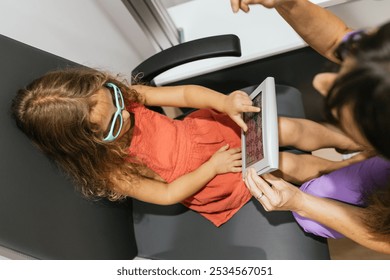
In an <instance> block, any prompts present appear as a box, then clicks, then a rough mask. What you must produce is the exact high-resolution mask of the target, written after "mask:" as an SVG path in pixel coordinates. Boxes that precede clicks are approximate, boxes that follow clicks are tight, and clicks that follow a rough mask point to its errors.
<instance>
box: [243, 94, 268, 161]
mask: <svg viewBox="0 0 390 280" xmlns="http://www.w3.org/2000/svg"><path fill="white" fill-rule="evenodd" d="M261 98H262V92H260V93H259V94H258V95H257V96H256V97H255V98H254V99H253V100H252V101H253V106H256V107H259V108H262V107H261V105H262V103H261ZM244 121H245V123H246V124H247V126H248V130H247V132H246V133H245V138H246V147H245V148H246V159H245V165H246V166H250V165H252V164H254V163H255V162H257V161H259V160H262V159H263V158H264V152H263V132H262V125H263V124H262V123H263V118H262V111H260V112H259V113H245V114H244Z"/></svg>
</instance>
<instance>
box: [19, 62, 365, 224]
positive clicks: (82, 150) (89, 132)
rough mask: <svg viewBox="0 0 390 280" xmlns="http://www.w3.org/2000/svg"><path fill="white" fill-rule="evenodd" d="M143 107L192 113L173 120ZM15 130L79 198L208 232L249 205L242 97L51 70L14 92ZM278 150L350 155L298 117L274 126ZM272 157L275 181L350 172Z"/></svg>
mask: <svg viewBox="0 0 390 280" xmlns="http://www.w3.org/2000/svg"><path fill="white" fill-rule="evenodd" d="M145 105H150V106H176V107H192V108H200V110H198V111H195V112H194V113H191V114H190V115H188V116H187V117H186V118H185V119H184V120H182V121H180V120H172V119H170V118H168V117H166V116H164V115H162V114H159V113H156V112H154V111H151V110H148V109H147V108H146V107H145ZM12 110H13V115H14V117H15V119H16V122H17V125H18V127H19V128H20V129H21V130H22V131H23V132H24V133H25V134H26V135H27V136H28V137H29V138H30V139H31V140H32V141H33V142H34V143H35V144H36V145H37V146H38V147H39V149H40V150H42V151H43V152H44V153H45V154H46V155H47V156H49V157H50V158H51V159H53V160H54V161H55V162H56V163H57V164H58V165H59V166H60V167H62V169H63V170H64V171H65V172H66V173H67V174H69V175H70V176H71V177H72V178H73V179H74V180H75V181H76V183H77V185H78V186H79V187H80V191H81V192H82V193H83V194H84V195H86V196H87V197H107V198H109V199H111V200H118V199H121V198H125V197H133V198H135V199H139V200H142V201H145V202H149V203H155V204H161V205H169V204H174V203H178V202H181V203H183V204H184V205H186V206H187V207H189V208H190V209H193V210H195V211H197V212H199V213H200V214H201V215H203V216H204V217H205V218H207V219H209V220H210V221H211V222H212V223H214V224H215V225H216V226H220V225H221V224H223V223H225V222H226V221H228V220H229V218H230V217H232V215H234V213H236V212H237V211H238V210H239V209H240V208H241V207H242V206H243V205H244V204H245V203H246V202H247V201H248V200H249V199H250V198H251V194H250V193H249V191H248V189H247V188H246V187H245V185H244V182H243V179H242V175H241V150H240V148H239V147H240V145H241V144H240V143H241V142H240V130H241V128H242V129H244V130H246V129H247V127H246V125H245V123H244V122H243V120H242V119H241V113H242V112H258V111H259V110H260V109H259V108H257V107H254V106H252V101H251V100H250V99H249V97H248V95H247V94H246V93H244V92H242V91H235V92H233V93H231V94H230V95H224V94H221V93H218V92H215V91H213V90H210V89H207V88H204V87H201V86H194V85H190V86H175V87H148V86H142V85H136V86H130V87H129V86H127V85H125V83H124V82H121V81H120V80H118V78H115V77H113V76H111V75H109V74H107V73H103V72H100V71H97V70H93V69H87V68H73V69H68V70H63V71H56V72H51V73H48V74H46V75H44V76H43V77H41V78H39V79H37V80H35V81H33V82H32V83H31V84H30V85H28V86H27V87H26V89H23V90H20V91H19V92H18V94H17V96H16V97H15V99H14V101H13V105H12ZM279 138H280V139H279V143H280V145H281V146H294V147H296V148H298V149H301V150H307V151H311V150H315V149H318V148H321V147H337V148H340V149H344V150H358V149H359V146H358V145H356V144H355V143H354V142H352V141H351V140H350V139H349V138H347V137H345V136H344V135H342V134H339V133H337V132H334V131H331V130H329V129H327V128H326V127H324V126H322V125H320V124H317V123H314V122H311V121H308V120H303V119H289V118H282V117H281V118H279ZM358 160H360V159H359V158H357V157H354V158H352V159H351V160H347V161H342V162H331V161H327V160H324V159H321V158H318V157H314V156H311V155H301V156H300V155H294V154H291V153H287V152H283V153H280V160H279V163H280V170H279V172H281V173H282V175H283V176H284V178H286V179H288V180H290V181H294V182H302V181H306V180H308V179H310V178H313V177H316V176H318V175H319V174H322V173H327V172H330V171H332V170H334V169H338V168H340V167H343V166H346V165H349V164H350V163H352V162H355V161H358Z"/></svg>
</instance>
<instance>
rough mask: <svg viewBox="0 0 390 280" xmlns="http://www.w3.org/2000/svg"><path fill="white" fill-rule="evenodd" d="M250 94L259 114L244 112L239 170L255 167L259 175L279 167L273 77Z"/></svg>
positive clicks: (243, 170)
mask: <svg viewBox="0 0 390 280" xmlns="http://www.w3.org/2000/svg"><path fill="white" fill-rule="evenodd" d="M249 97H250V98H251V99H252V101H253V106H256V107H259V108H260V112H258V113H252V112H251V113H243V120H244V122H245V123H246V125H247V126H248V130H247V132H244V131H243V130H241V150H242V172H243V174H244V172H245V170H246V169H247V168H250V167H252V168H254V169H255V170H256V172H257V174H258V175H261V174H264V173H268V172H271V171H274V170H276V169H278V166H279V138H278V116H277V107H276V93H275V80H274V78H272V77H268V78H266V79H265V80H264V81H263V82H262V83H261V85H259V86H258V87H257V88H256V89H255V90H254V91H253V92H252V93H251V94H250V95H249Z"/></svg>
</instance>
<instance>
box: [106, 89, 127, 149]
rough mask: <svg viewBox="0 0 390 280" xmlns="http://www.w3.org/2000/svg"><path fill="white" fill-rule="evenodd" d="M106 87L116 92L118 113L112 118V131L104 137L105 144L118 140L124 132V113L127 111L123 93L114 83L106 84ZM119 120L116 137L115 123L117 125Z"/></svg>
mask: <svg viewBox="0 0 390 280" xmlns="http://www.w3.org/2000/svg"><path fill="white" fill-rule="evenodd" d="M105 86H106V87H108V88H112V89H113V90H114V97H115V106H116V112H115V113H114V116H113V118H112V123H111V127H110V131H109V132H108V135H107V136H106V137H104V139H103V141H104V142H112V141H114V140H115V139H117V138H118V136H119V135H120V133H121V131H122V126H123V117H122V111H123V110H124V109H125V102H124V100H123V95H122V92H121V90H120V89H119V87H118V86H116V85H115V84H113V83H106V84H105ZM118 118H119V123H120V125H119V129H118V131H117V132H116V133H115V135H114V134H113V133H114V128H115V123H116V121H117V119H118Z"/></svg>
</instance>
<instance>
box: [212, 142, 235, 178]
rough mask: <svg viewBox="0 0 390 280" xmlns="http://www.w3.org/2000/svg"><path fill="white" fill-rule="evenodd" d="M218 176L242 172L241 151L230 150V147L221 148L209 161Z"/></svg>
mask: <svg viewBox="0 0 390 280" xmlns="http://www.w3.org/2000/svg"><path fill="white" fill-rule="evenodd" d="M208 162H209V164H211V165H212V168H214V170H215V172H216V174H222V173H228V172H241V165H242V161H241V149H240V148H234V149H229V145H225V146H223V147H221V148H220V149H219V150H218V151H216V152H215V153H214V155H212V156H211V158H210V159H209V160H208Z"/></svg>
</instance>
